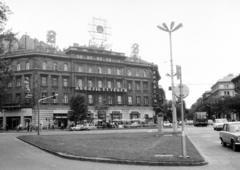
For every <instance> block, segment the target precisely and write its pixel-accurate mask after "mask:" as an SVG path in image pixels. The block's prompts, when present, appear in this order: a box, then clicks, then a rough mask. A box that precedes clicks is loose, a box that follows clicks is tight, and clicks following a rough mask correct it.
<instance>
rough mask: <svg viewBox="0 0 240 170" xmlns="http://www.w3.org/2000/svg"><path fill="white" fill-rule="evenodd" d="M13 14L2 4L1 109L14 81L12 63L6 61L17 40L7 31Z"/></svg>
mask: <svg viewBox="0 0 240 170" xmlns="http://www.w3.org/2000/svg"><path fill="white" fill-rule="evenodd" d="M10 14H12V12H11V11H10V9H9V7H8V6H7V5H5V4H4V3H2V2H0V107H1V106H2V105H3V104H4V101H7V100H6V96H7V95H6V87H7V85H8V84H9V83H10V82H11V81H12V80H13V77H14V72H13V70H12V69H11V61H10V60H6V59H4V57H5V54H6V51H8V52H11V47H12V45H13V43H14V42H15V41H16V40H17V39H16V34H14V33H12V32H11V30H7V31H5V25H6V22H7V21H8V16H9V15H10Z"/></svg>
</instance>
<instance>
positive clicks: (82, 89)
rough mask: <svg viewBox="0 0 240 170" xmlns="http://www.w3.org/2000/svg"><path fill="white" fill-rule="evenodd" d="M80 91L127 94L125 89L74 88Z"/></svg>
mask: <svg viewBox="0 0 240 170" xmlns="http://www.w3.org/2000/svg"><path fill="white" fill-rule="evenodd" d="M75 90H80V91H84V90H85V91H109V92H127V89H126V88H97V87H76V88H75Z"/></svg>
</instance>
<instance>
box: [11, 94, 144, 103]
mask: <svg viewBox="0 0 240 170" xmlns="http://www.w3.org/2000/svg"><path fill="white" fill-rule="evenodd" d="M7 97H8V102H12V94H8V96H7ZM46 97H48V94H47V93H42V98H46ZM15 99H16V100H15V101H16V103H19V102H21V94H20V93H16V97H15ZM68 100H69V94H68V93H64V94H63V99H62V102H63V103H68ZM122 100H123V96H121V95H118V96H117V104H123V101H122ZM52 101H53V103H59V99H58V97H57V98H56V99H52ZM97 101H98V102H99V103H101V102H102V101H103V96H102V95H98V99H97ZM42 103H48V101H47V100H43V101H42ZM88 103H89V104H93V95H91V94H90V95H88ZM135 103H136V104H137V105H140V104H141V96H136V99H135ZM107 104H110V105H111V104H113V97H112V96H108V97H107ZM128 104H129V105H132V104H133V97H132V96H128ZM143 104H144V105H148V104H149V102H148V97H147V96H144V97H143Z"/></svg>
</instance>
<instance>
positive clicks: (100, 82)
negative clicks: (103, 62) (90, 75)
mask: <svg viewBox="0 0 240 170" xmlns="http://www.w3.org/2000/svg"><path fill="white" fill-rule="evenodd" d="M98 87H99V88H102V80H98Z"/></svg>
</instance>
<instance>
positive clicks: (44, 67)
mask: <svg viewBox="0 0 240 170" xmlns="http://www.w3.org/2000/svg"><path fill="white" fill-rule="evenodd" d="M42 69H43V70H47V62H45V61H44V62H43V63H42Z"/></svg>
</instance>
